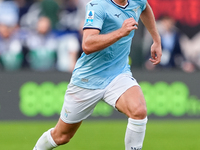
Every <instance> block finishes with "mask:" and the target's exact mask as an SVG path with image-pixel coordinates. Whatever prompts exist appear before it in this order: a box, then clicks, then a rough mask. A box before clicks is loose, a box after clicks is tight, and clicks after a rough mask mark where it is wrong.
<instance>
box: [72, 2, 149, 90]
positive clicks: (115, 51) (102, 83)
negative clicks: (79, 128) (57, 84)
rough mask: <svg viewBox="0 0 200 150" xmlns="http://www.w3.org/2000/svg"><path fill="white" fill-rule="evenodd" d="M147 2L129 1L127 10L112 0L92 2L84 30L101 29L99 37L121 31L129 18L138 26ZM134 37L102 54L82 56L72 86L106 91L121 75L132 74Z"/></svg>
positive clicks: (132, 34)
mask: <svg viewBox="0 0 200 150" xmlns="http://www.w3.org/2000/svg"><path fill="white" fill-rule="evenodd" d="M146 2H147V0H129V1H128V3H127V5H126V6H119V5H117V4H116V3H115V2H114V1H112V0H92V1H90V2H89V3H88V4H87V6H86V17H85V24H84V29H98V30H100V34H106V33H110V32H112V31H115V30H118V29H119V28H121V27H122V24H123V22H124V21H125V20H126V19H128V18H131V17H133V18H134V19H135V20H136V21H137V22H138V20H139V17H140V14H141V12H142V11H143V10H144V9H145V8H146ZM133 36H134V31H132V32H131V33H130V34H129V35H128V36H126V37H123V38H121V39H120V40H119V41H117V42H116V43H114V44H112V45H111V46H109V47H107V48H105V49H103V50H101V51H98V52H94V53H92V54H89V55H86V54H85V53H82V55H81V57H80V58H79V59H78V61H77V63H76V66H75V69H74V71H73V74H72V78H71V83H72V84H74V85H76V86H79V87H83V88H87V89H103V88H105V87H106V86H107V85H108V84H109V83H110V82H111V81H112V80H113V79H114V78H115V77H116V76H118V75H119V74H121V73H129V74H131V71H130V66H129V65H128V56H129V53H130V47H131V42H132V38H133Z"/></svg>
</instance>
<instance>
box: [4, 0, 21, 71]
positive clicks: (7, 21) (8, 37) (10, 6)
mask: <svg viewBox="0 0 200 150" xmlns="http://www.w3.org/2000/svg"><path fill="white" fill-rule="evenodd" d="M17 23H18V7H17V5H16V3H15V2H13V1H4V2H1V3H0V59H1V63H2V65H3V67H4V69H6V70H17V69H19V68H20V67H21V65H22V61H23V54H22V44H21V41H20V39H19V36H18V27H17Z"/></svg>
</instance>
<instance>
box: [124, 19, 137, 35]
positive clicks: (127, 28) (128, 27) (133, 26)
mask: <svg viewBox="0 0 200 150" xmlns="http://www.w3.org/2000/svg"><path fill="white" fill-rule="evenodd" d="M137 29H138V22H136V21H135V19H134V18H129V19H126V20H125V21H124V22H123V24H122V27H121V28H120V32H121V34H122V36H127V35H129V33H130V32H131V31H132V30H137Z"/></svg>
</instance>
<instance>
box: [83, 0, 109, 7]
mask: <svg viewBox="0 0 200 150" xmlns="http://www.w3.org/2000/svg"><path fill="white" fill-rule="evenodd" d="M106 4H107V1H106V0H91V1H89V2H88V3H87V5H88V6H90V7H98V6H100V7H104V6H106Z"/></svg>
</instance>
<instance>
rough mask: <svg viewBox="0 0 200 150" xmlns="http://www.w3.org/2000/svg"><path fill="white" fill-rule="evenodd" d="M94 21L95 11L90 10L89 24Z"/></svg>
mask: <svg viewBox="0 0 200 150" xmlns="http://www.w3.org/2000/svg"><path fill="white" fill-rule="evenodd" d="M93 20H94V11H93V10H89V11H88V12H87V20H86V21H87V22H93Z"/></svg>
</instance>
